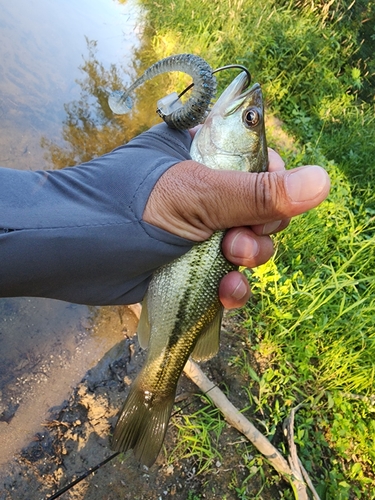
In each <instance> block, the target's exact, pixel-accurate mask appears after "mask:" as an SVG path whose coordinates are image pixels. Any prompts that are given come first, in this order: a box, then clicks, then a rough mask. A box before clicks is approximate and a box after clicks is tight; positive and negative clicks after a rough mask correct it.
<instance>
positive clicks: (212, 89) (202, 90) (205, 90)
mask: <svg viewBox="0 0 375 500" xmlns="http://www.w3.org/2000/svg"><path fill="white" fill-rule="evenodd" d="M170 71H181V72H183V73H187V74H188V75H190V76H191V77H192V78H193V82H194V87H193V90H192V95H191V96H190V98H189V99H188V101H187V102H186V103H185V104H184V106H182V107H179V108H178V109H176V110H175V111H173V112H172V113H171V114H169V115H163V119H164V121H165V122H166V123H167V125H168V126H169V127H172V128H175V129H178V130H186V129H189V128H191V127H195V125H198V124H199V123H202V121H204V118H205V117H206V114H207V111H208V107H209V105H210V103H211V100H212V98H213V97H214V96H215V94H216V78H215V76H214V75H213V71H212V69H211V67H210V65H209V64H208V63H207V62H206V61H205V60H204V59H202V58H201V57H199V56H195V55H193V54H178V55H174V56H170V57H166V58H165V59H162V60H161V61H158V62H157V63H155V64H153V65H152V66H150V67H149V68H148V69H147V70H146V71H145V72H144V73H143V75H142V76H141V77H140V78H138V80H136V81H135V82H134V83H133V84H132V85H131V86H130V87H129V88H128V89H127V90H126V91H124V92H121V91H115V92H112V94H111V95H110V96H109V99H108V103H109V106H110V108H111V109H112V111H113V112H114V113H116V114H124V113H127V112H128V111H129V110H130V109H131V107H132V100H131V98H130V94H131V92H133V90H134V89H135V88H137V87H139V85H142V84H143V83H144V82H145V81H147V80H150V79H151V78H154V77H155V76H157V75H160V74H162V73H168V72H170Z"/></svg>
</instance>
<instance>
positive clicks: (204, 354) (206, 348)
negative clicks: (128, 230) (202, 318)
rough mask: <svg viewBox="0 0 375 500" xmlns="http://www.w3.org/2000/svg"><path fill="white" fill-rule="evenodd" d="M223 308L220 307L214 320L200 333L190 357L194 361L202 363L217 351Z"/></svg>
mask: <svg viewBox="0 0 375 500" xmlns="http://www.w3.org/2000/svg"><path fill="white" fill-rule="evenodd" d="M223 311H224V309H223V307H220V309H219V311H218V312H217V314H216V316H215V318H214V319H213V320H212V321H211V323H210V324H209V325H208V326H207V327H206V329H205V330H203V332H202V333H201V335H200V337H199V339H198V341H197V343H196V345H195V347H194V350H193V352H192V353H191V357H192V358H193V359H195V361H204V360H206V359H210V358H212V357H213V356H215V354H217V352H218V351H219V346H220V329H221V320H222V318H223Z"/></svg>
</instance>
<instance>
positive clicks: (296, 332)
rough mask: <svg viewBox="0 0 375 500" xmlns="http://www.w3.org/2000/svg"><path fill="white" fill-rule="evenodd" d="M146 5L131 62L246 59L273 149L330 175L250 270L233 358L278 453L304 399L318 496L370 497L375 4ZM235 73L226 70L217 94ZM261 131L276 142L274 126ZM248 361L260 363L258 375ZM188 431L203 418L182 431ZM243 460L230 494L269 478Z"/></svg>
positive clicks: (374, 454) (191, 0)
mask: <svg viewBox="0 0 375 500" xmlns="http://www.w3.org/2000/svg"><path fill="white" fill-rule="evenodd" d="M142 4H143V5H145V6H146V8H147V9H148V11H149V14H148V17H147V19H148V28H147V30H148V31H147V33H148V35H149V36H150V38H151V45H150V46H151V49H150V48H149V50H148V51H147V54H145V53H142V51H140V52H139V54H138V55H139V59H140V61H141V62H140V66H142V65H144V64H146V60H147V63H148V62H149V61H150V60H157V59H160V58H162V57H165V56H166V55H169V54H172V53H179V52H194V53H196V54H200V55H201V56H202V57H204V58H206V59H207V60H208V61H209V62H210V63H211V65H212V66H214V67H218V66H220V65H223V64H229V63H234V62H237V63H242V64H245V65H246V66H248V67H249V69H250V70H251V73H252V74H253V79H254V80H257V81H259V82H260V83H261V84H262V87H263V89H264V94H265V96H266V99H267V106H268V108H269V111H270V112H272V114H274V115H276V116H278V117H279V118H281V120H282V121H283V123H284V129H285V131H286V132H287V133H288V134H289V137H291V138H292V144H293V147H292V148H288V147H286V148H283V147H282V146H281V152H282V154H283V156H284V158H285V159H286V161H287V166H288V167H289V168H290V167H293V166H296V165H301V164H320V165H323V166H324V167H325V168H326V169H327V170H328V172H329V174H330V176H331V179H332V190H331V194H330V196H329V199H328V200H327V201H326V202H325V203H323V204H322V205H321V206H320V207H318V208H317V209H316V210H313V211H311V212H310V213H308V214H305V215H303V216H301V217H299V218H297V219H296V220H294V221H293V222H292V224H291V225H290V227H289V228H288V229H287V230H286V231H284V232H283V233H282V234H280V235H279V236H277V238H275V240H276V247H277V252H276V255H275V257H274V258H273V259H272V260H271V261H270V262H268V263H267V264H265V265H264V266H262V267H260V268H258V269H256V270H255V271H254V273H253V274H252V276H251V278H250V279H251V282H252V288H253V290H254V298H253V299H252V301H251V303H250V304H249V306H248V307H246V308H245V310H244V311H243V322H244V326H245V328H246V331H247V338H246V339H245V340H246V345H245V346H244V348H243V352H241V353H238V355H237V356H235V357H234V358H233V363H234V364H235V365H236V366H238V369H239V370H241V373H242V374H243V377H244V383H245V380H248V381H249V382H247V383H246V385H245V389H246V393H247V396H248V401H247V403H244V407H247V408H248V409H250V408H251V409H252V412H253V413H254V415H255V420H256V423H257V422H258V425H259V427H260V429H262V430H263V431H264V432H265V434H267V435H268V436H269V437H270V439H276V440H277V445H278V446H279V447H280V449H282V450H284V451H285V453H287V450H286V449H285V445H284V443H283V442H282V441H280V439H279V438H278V434H280V429H281V425H282V422H283V420H284V419H285V418H286V417H287V415H288V414H289V412H290V408H291V407H292V406H294V405H296V404H298V403H299V402H304V403H305V405H304V407H303V408H302V409H301V410H300V411H299V412H298V413H297V416H296V425H295V427H296V437H295V440H296V443H297V445H298V450H299V454H300V457H301V459H302V461H303V463H304V464H305V467H306V469H307V470H308V471H309V473H310V475H311V478H312V480H313V483H314V484H315V486H316V488H317V490H318V493H319V494H320V496H321V498H322V499H333V498H334V499H349V498H373V496H372V495H373V494H372V493H371V492H372V491H373V490H374V487H375V475H374V470H375V446H374V439H373V436H374V431H375V424H374V416H375V415H374V413H375V405H374V404H373V402H374V401H373V398H371V395H373V394H374V392H375V387H374V382H375V298H374V297H375V269H374V268H375V258H374V257H375V255H374V254H375V236H374V234H375V193H374V189H373V186H374V181H375V177H374V171H375V153H374V151H375V118H374V115H375V113H374V111H375V106H374V105H375V101H374V96H375V91H374V90H375V89H374V81H375V80H374V72H375V69H374V63H373V60H372V58H371V57H370V56H371V54H373V52H374V50H375V29H374V18H375V4H374V2H372V1H370V2H364V1H357V2H353V3H352V2H349V1H335V2H326V1H321V2H315V1H312V2H310V1H309V2H307V1H301V2H287V1H284V2H276V1H275V2H273V1H265V2H255V1H253V0H236V1H233V2H222V1H219V0H216V1H213V0H200V1H199V2H198V1H197V0H184V1H182V0H175V1H174V2H172V3H171V4H169V3H168V5H167V3H164V2H154V1H152V0H143V1H142ZM366 19H369V21H366ZM363 39H364V42H362V40H363ZM232 77H233V75H232V74H222V75H221V76H220V77H219V86H220V88H223V87H224V86H225V85H227V84H228V82H229V81H230V79H231V78H232ZM175 82H176V80H174V81H173V83H174V84H175ZM269 132H270V133H269V135H270V136H272V141H271V144H272V145H273V146H275V147H278V145H279V143H278V138H277V137H278V136H277V131H275V130H270V131H269ZM279 149H280V148H279ZM254 356H256V357H258V358H259V359H263V360H265V363H264V364H262V367H263V368H262V369H259V368H258V369H257V368H256V367H255V366H252V364H251V360H252V359H253V357H254ZM186 418H187V417H186ZM202 425H203V424H202ZM195 426H197V429H200V423H199V420H198V421H190V422H189V425H188V426H187V427H189V428H190V430H192V429H193V428H195ZM180 432H183V433H185V430H182V428H181V429H180ZM189 432H190V431H189ZM194 432H195V431H194ZM199 432H203V430H202V429H201V430H200V431H199ZM186 435H188V434H183V436H186ZM183 436H182V438H181V440H182V441H183V439H184V438H183ZM203 441H204V440H203ZM210 453H211V452H210ZM198 455H199V453H198ZM202 456H203V455H202ZM245 456H246V452H244V457H245ZM250 462H251V463H250ZM250 462H249V460H247V461H246V459H245V458H244V463H245V464H246V466H248V470H249V476H248V479H247V480H245V481H243V482H241V481H242V480H239V479H238V478H233V481H232V491H234V492H235V493H236V495H237V498H250V497H249V496H246V495H247V493H246V491H247V488H246V482H247V481H250V479H251V476H252V475H254V474H257V475H261V474H262V473H263V474H264V471H265V470H266V469H265V468H264V466H263V465H262V464H263V462H262V459H261V457H259V456H255V457H254V458H253V459H252V461H251V460H250ZM262 471H263V472H262ZM264 481H265V482H266V481H267V477H265V478H264ZM284 495H285V496H284V498H291V496H289V495H290V493H288V492H287V491H285V492H284ZM251 498H253V497H251ZM259 498H261V496H260V497H259Z"/></svg>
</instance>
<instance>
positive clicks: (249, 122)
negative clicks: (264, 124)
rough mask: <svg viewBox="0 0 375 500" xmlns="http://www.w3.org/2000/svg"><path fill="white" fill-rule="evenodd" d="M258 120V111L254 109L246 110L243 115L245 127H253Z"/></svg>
mask: <svg viewBox="0 0 375 500" xmlns="http://www.w3.org/2000/svg"><path fill="white" fill-rule="evenodd" d="M259 120H260V115H259V111H258V110H257V109H256V108H247V109H245V111H244V113H243V121H244V123H245V125H246V127H250V128H252V127H255V126H256V125H258V123H259Z"/></svg>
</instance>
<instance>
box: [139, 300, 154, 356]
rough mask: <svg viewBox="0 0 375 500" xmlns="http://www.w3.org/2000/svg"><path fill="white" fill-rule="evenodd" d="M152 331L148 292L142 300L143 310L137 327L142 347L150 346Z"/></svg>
mask: <svg viewBox="0 0 375 500" xmlns="http://www.w3.org/2000/svg"><path fill="white" fill-rule="evenodd" d="M150 332H151V326H150V321H149V319H148V307H147V294H146V295H145V298H144V299H143V302H142V312H141V317H140V318H139V322H138V327H137V334H138V341H139V345H140V346H141V347H142V349H146V347H147V346H148V342H149V340H150Z"/></svg>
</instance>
